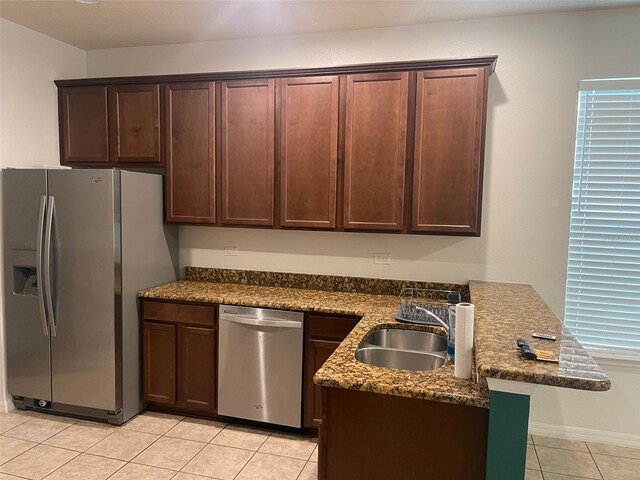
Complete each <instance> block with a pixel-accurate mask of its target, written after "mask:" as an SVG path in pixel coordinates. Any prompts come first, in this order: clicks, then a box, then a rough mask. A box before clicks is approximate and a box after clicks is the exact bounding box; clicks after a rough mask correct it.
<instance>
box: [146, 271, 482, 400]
mask: <svg viewBox="0 0 640 480" xmlns="http://www.w3.org/2000/svg"><path fill="white" fill-rule="evenodd" d="M139 295H140V297H143V298H154V299H163V300H174V301H184V302H200V303H212V304H220V303H226V304H234V305H246V306H260V307H267V308H279V309H288V310H301V311H306V312H323V313H336V314H343V315H356V316H360V317H362V320H360V322H359V323H358V325H357V326H356V327H355V328H354V329H353V330H352V331H351V333H350V334H349V335H348V336H347V338H346V339H345V340H344V341H343V342H342V344H341V345H340V346H339V347H338V349H337V350H336V351H335V352H334V353H333V355H331V357H330V358H329V360H327V361H326V362H325V364H324V365H323V366H322V368H320V370H319V371H318V372H317V373H316V375H315V377H314V381H315V383H316V384H318V385H323V386H328V387H339V388H345V389H350V390H361V391H367V392H375V393H382V394H389V395H397V396H403V397H411V398H418V399H425V400H435V401H441V402H448V403H456V404H462V405H470V406H478V407H486V406H487V404H488V393H487V391H486V388H485V387H484V386H481V385H479V384H476V383H474V382H472V381H470V380H460V379H456V378H454V377H453V365H451V364H449V363H448V362H447V363H446V364H445V365H444V366H443V367H441V368H439V369H437V370H432V371H429V372H410V371H407V370H393V369H388V368H381V367H375V366H372V365H367V364H364V363H361V362H359V361H357V360H356V359H355V351H356V348H357V346H358V344H359V343H360V341H361V340H362V339H363V338H364V337H365V336H366V335H367V333H369V332H370V331H371V330H374V329H377V328H382V327H385V326H390V327H395V328H397V327H400V326H402V327H403V328H407V327H408V328H417V329H421V330H431V331H435V332H439V333H444V332H443V330H442V329H440V328H439V327H412V326H407V325H406V324H401V323H399V322H397V321H396V320H395V319H394V317H395V314H396V312H397V310H398V308H399V306H400V301H399V299H398V297H397V296H395V295H374V294H366V293H345V292H330V291H322V290H308V289H298V288H286V287H267V286H258V285H241V284H234V283H214V282H204V281H193V280H183V281H179V282H175V283H170V284H167V285H161V286H159V287H155V288H151V289H148V290H144V291H142V292H140V294H139Z"/></svg>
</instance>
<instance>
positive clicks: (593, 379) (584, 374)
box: [469, 281, 611, 391]
mask: <svg viewBox="0 0 640 480" xmlns="http://www.w3.org/2000/svg"><path fill="white" fill-rule="evenodd" d="M469 288H470V291H471V301H472V303H473V304H474V305H475V332H474V333H475V349H476V350H475V353H476V368H477V372H478V374H479V376H480V377H489V378H498V379H504V380H514V381H518V382H527V383H537V384H543V385H552V386H557V387H566V388H575V389H580V390H594V391H605V390H609V389H610V388H611V381H610V380H609V377H608V376H607V374H606V373H604V372H603V371H602V369H601V368H600V367H599V366H598V364H597V363H596V362H595V360H594V359H593V358H592V357H591V355H589V353H588V352H587V351H586V350H585V349H584V348H582V346H581V345H580V343H579V342H578V341H577V340H576V339H575V337H574V336H573V335H572V334H571V333H570V332H569V331H568V330H567V329H566V328H564V326H563V325H562V322H561V321H560V320H559V319H558V317H556V315H555V314H554V313H553V312H552V311H551V309H550V308H549V307H548V306H547V304H546V303H545V302H544V300H543V299H542V298H541V297H540V295H538V293H537V292H536V291H535V290H534V288H533V287H532V286H531V285H524V284H519V283H498V282H480V281H471V282H470V283H469ZM532 333H546V334H550V335H555V336H556V337H557V340H556V341H555V342H552V341H548V340H539V339H536V338H532V337H531V334H532ZM518 338H526V339H528V340H529V342H530V343H531V345H532V346H533V347H534V348H539V349H541V350H550V351H552V352H553V353H555V354H556V355H557V356H558V357H559V363H546V362H533V361H531V360H525V359H524V358H522V357H521V356H520V355H518V354H517V351H516V340H517V339H518Z"/></svg>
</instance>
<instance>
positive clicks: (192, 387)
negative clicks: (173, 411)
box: [178, 326, 216, 411]
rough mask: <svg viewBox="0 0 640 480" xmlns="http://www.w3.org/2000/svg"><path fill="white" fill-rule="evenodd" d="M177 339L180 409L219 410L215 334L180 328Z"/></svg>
mask: <svg viewBox="0 0 640 480" xmlns="http://www.w3.org/2000/svg"><path fill="white" fill-rule="evenodd" d="M178 329H179V335H178V405H179V406H181V407H190V408H197V409H199V410H208V411H214V410H215V408H216V404H215V398H216V391H215V386H216V382H215V380H216V330H215V329H213V328H197V327H184V326H180V327H178Z"/></svg>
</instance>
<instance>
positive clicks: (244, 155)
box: [221, 80, 275, 226]
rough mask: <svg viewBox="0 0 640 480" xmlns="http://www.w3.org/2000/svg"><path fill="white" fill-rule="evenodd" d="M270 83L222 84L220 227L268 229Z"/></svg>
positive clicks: (272, 155)
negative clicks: (263, 227)
mask: <svg viewBox="0 0 640 480" xmlns="http://www.w3.org/2000/svg"><path fill="white" fill-rule="evenodd" d="M274 85H275V83H274V80H255V81H253V80H252V81H236V82H224V83H223V84H222V115H221V116H222V139H221V147H222V148H221V161H222V167H221V168H222V223H223V224H225V225H263V226H273V198H274V193H273V192H274V188H273V187H274V185H273V184H274V163H275V146H274V143H275V87H274Z"/></svg>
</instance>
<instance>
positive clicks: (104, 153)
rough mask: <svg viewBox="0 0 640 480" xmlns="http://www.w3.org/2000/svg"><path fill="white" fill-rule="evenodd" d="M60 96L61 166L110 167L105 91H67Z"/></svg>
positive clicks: (100, 89) (76, 88)
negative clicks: (107, 165) (103, 165)
mask: <svg viewBox="0 0 640 480" xmlns="http://www.w3.org/2000/svg"><path fill="white" fill-rule="evenodd" d="M60 95H61V97H60V103H61V104H60V107H61V121H62V124H61V125H60V129H61V139H62V145H61V146H62V155H61V161H62V164H63V165H67V164H74V163H93V164H106V163H109V130H108V115H107V111H108V108H107V88H106V87H69V88H63V89H61V93H60Z"/></svg>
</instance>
